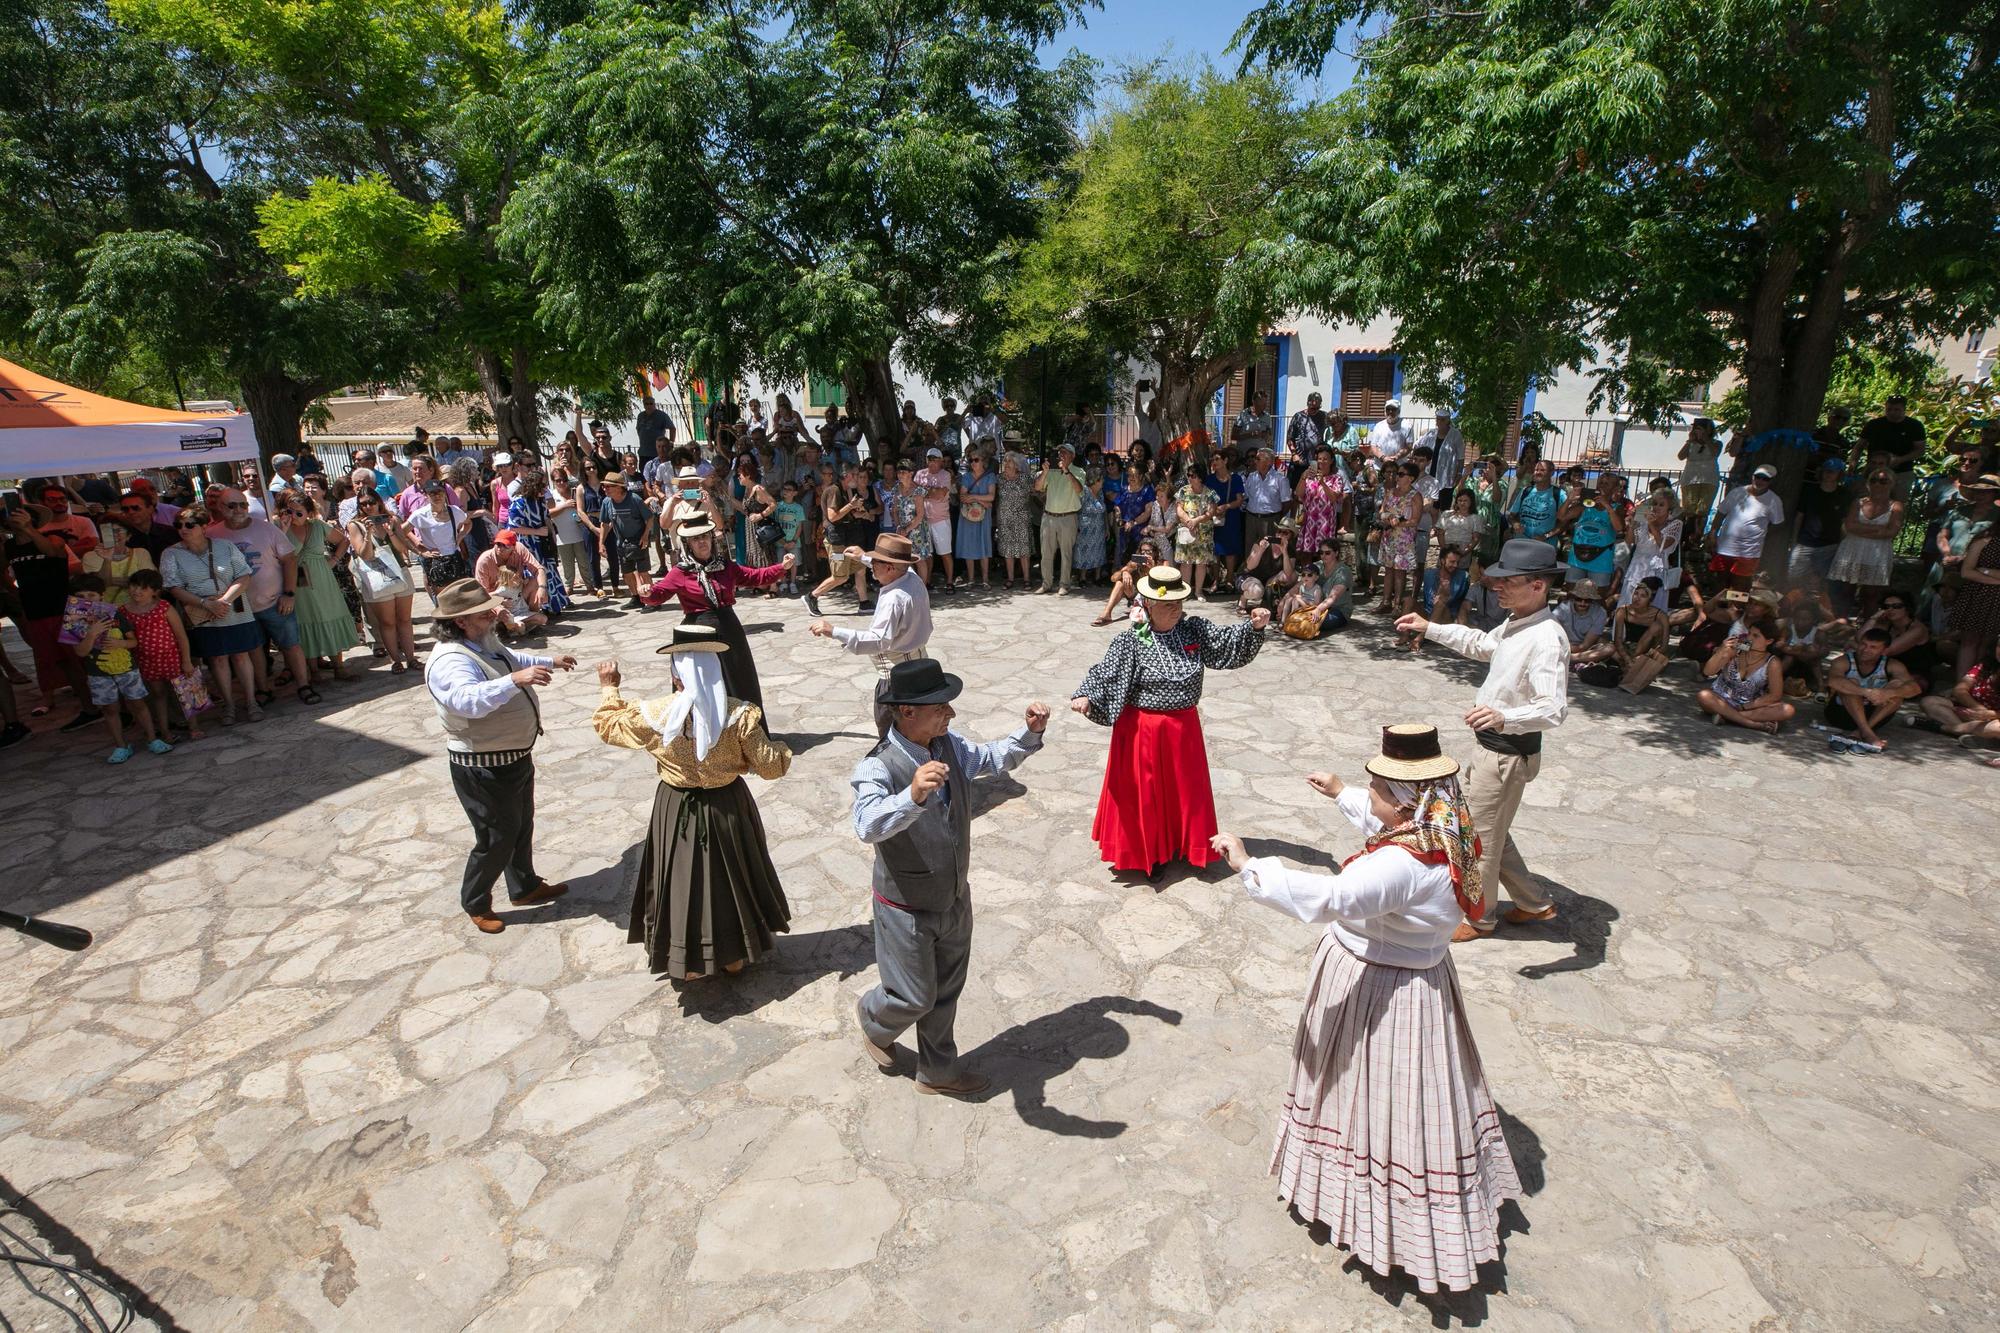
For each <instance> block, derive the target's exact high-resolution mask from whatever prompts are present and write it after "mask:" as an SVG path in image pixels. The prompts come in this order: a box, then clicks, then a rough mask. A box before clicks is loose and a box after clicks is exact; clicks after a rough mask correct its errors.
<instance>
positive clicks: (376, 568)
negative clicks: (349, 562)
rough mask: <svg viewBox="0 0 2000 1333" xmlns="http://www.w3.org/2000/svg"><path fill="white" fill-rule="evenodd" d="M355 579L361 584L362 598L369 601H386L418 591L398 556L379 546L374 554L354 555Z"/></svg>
mask: <svg viewBox="0 0 2000 1333" xmlns="http://www.w3.org/2000/svg"><path fill="white" fill-rule="evenodd" d="M354 581H355V582H356V583H358V584H360V585H361V597H362V600H363V601H368V602H384V601H387V600H388V599H389V598H391V597H402V596H405V595H407V594H412V593H414V592H416V588H415V587H413V586H412V585H411V583H410V578H409V575H407V574H405V573H404V572H403V567H402V565H401V564H399V563H397V560H396V557H395V556H393V555H391V554H389V553H388V552H387V551H384V550H383V549H382V548H381V547H379V546H378V547H376V548H375V554H373V555H370V556H356V557H354Z"/></svg>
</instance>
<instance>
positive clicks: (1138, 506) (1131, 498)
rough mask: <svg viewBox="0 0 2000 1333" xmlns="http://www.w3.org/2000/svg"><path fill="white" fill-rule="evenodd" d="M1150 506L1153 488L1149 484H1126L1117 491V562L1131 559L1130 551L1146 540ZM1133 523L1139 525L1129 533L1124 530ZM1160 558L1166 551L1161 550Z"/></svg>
mask: <svg viewBox="0 0 2000 1333" xmlns="http://www.w3.org/2000/svg"><path fill="white" fill-rule="evenodd" d="M1152 507H1153V488H1152V487H1151V486H1138V487H1133V486H1129V485H1128V486H1127V487H1126V488H1125V489H1124V490H1122V491H1120V492H1119V493H1118V562H1119V563H1120V564H1123V563H1124V562H1125V561H1127V560H1129V559H1131V557H1132V552H1133V551H1134V550H1135V549H1136V548H1137V547H1138V545H1139V543H1140V542H1142V541H1144V540H1146V511H1147V510H1149V509H1151V508H1152ZM1133 523H1137V524H1138V525H1139V526H1138V527H1137V528H1135V529H1133V530H1132V531H1131V532H1130V533H1127V532H1126V530H1125V529H1126V527H1127V526H1128V525H1129V524H1133ZM1160 558H1161V559H1162V560H1164V559H1166V558H1167V556H1166V553H1165V552H1162V553H1161V555H1160Z"/></svg>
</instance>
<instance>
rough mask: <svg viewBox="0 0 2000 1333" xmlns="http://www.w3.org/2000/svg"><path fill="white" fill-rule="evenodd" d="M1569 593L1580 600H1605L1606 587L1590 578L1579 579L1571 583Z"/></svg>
mask: <svg viewBox="0 0 2000 1333" xmlns="http://www.w3.org/2000/svg"><path fill="white" fill-rule="evenodd" d="M1569 595H1570V596H1571V597H1572V598H1573V599H1575V600H1576V601H1579V602H1601V601H1603V600H1604V589H1602V588H1600V587H1598V586H1597V585H1596V584H1595V583H1592V582H1591V581H1590V580H1589V579H1578V580H1577V581H1576V582H1575V583H1572V584H1570V585H1569Z"/></svg>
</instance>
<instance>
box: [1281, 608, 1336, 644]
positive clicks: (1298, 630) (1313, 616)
mask: <svg viewBox="0 0 2000 1333" xmlns="http://www.w3.org/2000/svg"><path fill="white" fill-rule="evenodd" d="M1325 620H1326V612H1324V611H1322V610H1320V609H1319V608H1318V607H1314V606H1302V607H1300V608H1299V609H1298V610H1296V611H1294V612H1292V613H1291V614H1290V615H1288V616H1286V617H1285V637H1286V638H1290V639H1317V638H1318V637H1319V627H1320V625H1321V623H1322V622H1324V621H1325Z"/></svg>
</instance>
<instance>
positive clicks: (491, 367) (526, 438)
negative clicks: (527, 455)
mask: <svg viewBox="0 0 2000 1333" xmlns="http://www.w3.org/2000/svg"><path fill="white" fill-rule="evenodd" d="M472 359H473V366H474V368H475V369H476V370H477V371H478V373H479V387H480V388H482V389H484V390H485V391H486V405H487V407H488V408H489V409H490V410H491V411H492V413H493V434H494V436H495V437H496V438H497V439H498V440H499V442H500V447H501V448H503V449H504V448H506V447H507V446H508V444H509V443H510V442H511V441H513V440H515V439H519V440H520V441H521V442H522V443H523V444H525V445H527V446H528V448H529V449H531V450H533V451H534V452H535V453H536V454H540V452H541V447H542V426H541V414H540V411H539V410H538V408H537V406H536V403H535V392H536V389H537V387H538V386H537V385H536V383H535V381H534V379H533V378H532V377H531V376H530V374H529V372H528V351H527V349H526V348H524V347H515V348H511V349H509V351H508V354H507V359H506V360H504V361H503V360H502V359H501V353H500V351H499V350H498V349H497V348H491V347H479V348H475V349H473V353H472Z"/></svg>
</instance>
